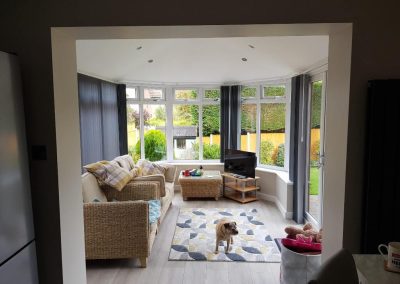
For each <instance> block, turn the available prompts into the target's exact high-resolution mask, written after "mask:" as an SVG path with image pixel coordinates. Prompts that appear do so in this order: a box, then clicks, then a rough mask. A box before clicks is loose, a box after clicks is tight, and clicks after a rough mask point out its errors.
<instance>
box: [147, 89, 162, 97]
mask: <svg viewBox="0 0 400 284" xmlns="http://www.w3.org/2000/svg"><path fill="white" fill-rule="evenodd" d="M143 97H144V99H146V100H159V99H162V98H163V90H162V89H152V88H145V89H144V90H143Z"/></svg>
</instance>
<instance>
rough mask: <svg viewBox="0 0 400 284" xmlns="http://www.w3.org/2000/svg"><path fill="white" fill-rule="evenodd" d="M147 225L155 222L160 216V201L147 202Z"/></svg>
mask: <svg viewBox="0 0 400 284" xmlns="http://www.w3.org/2000/svg"><path fill="white" fill-rule="evenodd" d="M148 202H149V223H150V224H153V223H154V222H157V220H158V218H160V216H161V203H160V200H157V199H154V200H149V201H148Z"/></svg>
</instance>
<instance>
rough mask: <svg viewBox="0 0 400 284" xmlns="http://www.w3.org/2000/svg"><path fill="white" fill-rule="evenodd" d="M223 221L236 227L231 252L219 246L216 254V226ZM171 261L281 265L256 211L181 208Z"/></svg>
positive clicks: (270, 237) (271, 238)
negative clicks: (276, 263) (229, 221)
mask: <svg viewBox="0 0 400 284" xmlns="http://www.w3.org/2000/svg"><path fill="white" fill-rule="evenodd" d="M222 218H228V219H231V220H233V221H235V222H236V223H237V227H238V230H239V234H238V235H237V236H234V237H233V241H234V243H233V245H232V249H231V251H229V252H228V253H225V249H224V245H226V243H225V242H224V243H222V242H221V243H220V246H219V253H218V254H215V253H214V251H215V226H216V224H217V222H218V221H219V220H220V219H222ZM169 260H194V261H196V260H197V261H244V262H280V260H281V254H280V251H279V249H278V247H277V245H276V243H275V241H274V239H273V237H272V236H271V235H270V234H269V233H268V230H267V226H266V225H265V222H264V221H263V220H262V219H261V218H260V216H259V214H258V212H257V210H256V209H252V210H244V209H230V208H229V209H228V208H207V209H206V208H181V210H180V212H179V216H178V220H177V223H176V227H175V234H174V238H173V240H172V244H171V250H170V253H169Z"/></svg>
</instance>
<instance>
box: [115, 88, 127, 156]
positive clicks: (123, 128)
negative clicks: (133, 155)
mask: <svg viewBox="0 0 400 284" xmlns="http://www.w3.org/2000/svg"><path fill="white" fill-rule="evenodd" d="M117 100H118V125H119V152H120V154H121V155H125V154H128V129H127V125H128V119H127V116H126V115H127V113H126V85H124V84H118V85H117Z"/></svg>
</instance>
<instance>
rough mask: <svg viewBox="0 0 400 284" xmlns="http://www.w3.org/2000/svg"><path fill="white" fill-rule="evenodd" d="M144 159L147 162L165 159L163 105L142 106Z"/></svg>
mask: <svg viewBox="0 0 400 284" xmlns="http://www.w3.org/2000/svg"><path fill="white" fill-rule="evenodd" d="M143 119H144V157H145V159H147V160H149V161H162V160H165V159H166V158H167V139H166V137H165V121H166V114H165V105H143Z"/></svg>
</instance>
